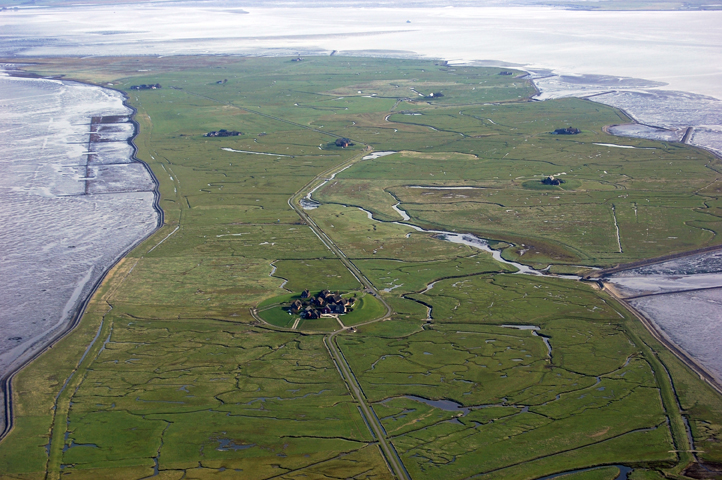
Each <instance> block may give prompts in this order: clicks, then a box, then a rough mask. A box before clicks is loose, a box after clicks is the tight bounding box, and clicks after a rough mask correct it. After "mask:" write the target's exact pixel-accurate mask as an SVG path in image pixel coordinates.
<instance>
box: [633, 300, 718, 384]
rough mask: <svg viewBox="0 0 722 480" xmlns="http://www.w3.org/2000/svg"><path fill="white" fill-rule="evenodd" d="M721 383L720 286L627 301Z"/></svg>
mask: <svg viewBox="0 0 722 480" xmlns="http://www.w3.org/2000/svg"><path fill="white" fill-rule="evenodd" d="M629 303H631V304H632V305H633V306H634V308H636V309H637V310H639V311H640V312H642V313H644V315H645V316H647V317H648V318H651V319H652V320H653V321H654V323H655V324H656V325H657V326H658V328H660V329H661V330H662V331H663V332H664V333H665V334H666V335H667V336H668V337H669V338H670V339H671V340H672V341H673V342H674V343H676V344H677V345H679V346H680V347H682V349H684V350H685V351H686V352H688V353H690V354H691V355H692V356H693V357H694V358H695V360H697V361H698V362H699V363H701V364H702V365H703V366H704V367H705V368H706V369H707V370H708V371H709V372H710V373H711V374H712V375H714V376H715V377H716V378H717V381H719V382H722V348H720V339H722V288H717V289H710V290H701V291H694V292H683V293H673V294H667V295H654V296H650V297H641V298H636V299H633V300H629Z"/></svg>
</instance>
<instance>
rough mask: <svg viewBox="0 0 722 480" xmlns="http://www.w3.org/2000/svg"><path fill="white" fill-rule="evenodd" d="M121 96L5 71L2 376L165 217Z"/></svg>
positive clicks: (0, 181)
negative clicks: (135, 157)
mask: <svg viewBox="0 0 722 480" xmlns="http://www.w3.org/2000/svg"><path fill="white" fill-rule="evenodd" d="M131 113H132V111H131V110H130V109H129V108H128V107H126V106H124V105H123V97H122V95H121V94H120V93H118V92H115V91H112V90H108V89H102V88H99V87H94V86H90V85H83V84H80V83H74V82H61V81H57V80H45V79H28V78H13V77H10V76H7V75H6V74H4V73H3V74H2V76H0V132H2V136H3V147H4V148H3V155H2V156H1V157H0V205H1V206H0V225H2V228H1V229H0V278H2V288H0V376H3V375H5V374H6V373H7V372H8V371H9V370H10V369H12V368H13V366H14V365H17V364H18V363H20V362H21V361H22V360H23V359H24V358H27V357H28V356H29V355H30V354H32V353H33V352H35V351H37V349H39V348H42V346H44V345H45V344H47V342H48V340H49V339H50V338H51V337H52V336H53V335H54V334H57V332H58V331H60V330H61V329H62V328H63V327H64V326H66V325H67V322H69V321H70V320H71V318H72V316H73V314H74V313H75V312H76V310H77V308H78V306H79V304H80V302H82V300H83V299H85V298H86V297H87V295H88V294H89V292H90V291H91V290H92V288H93V285H94V284H95V283H96V282H97V280H98V279H99V278H100V277H101V275H102V274H103V272H104V271H105V270H106V269H107V268H108V267H109V266H111V265H112V264H113V263H114V262H115V261H116V259H117V258H118V257H119V255H121V254H122V253H123V252H125V251H126V250H127V249H128V248H129V247H130V246H132V245H134V244H135V243H136V242H137V241H138V240H139V239H142V238H144V237H145V236H146V235H148V234H149V233H151V232H152V231H153V230H154V229H155V227H156V224H157V221H158V213H157V212H156V210H155V209H154V200H153V198H154V189H155V185H154V183H153V179H152V177H151V175H150V174H149V172H148V171H147V170H146V168H145V166H144V165H143V164H141V163H138V162H133V161H132V159H131V156H132V153H133V149H132V147H131V146H130V145H129V143H128V139H129V137H131V136H132V134H133V132H134V128H133V124H132V123H131V122H130V119H129V116H130V114H131Z"/></svg>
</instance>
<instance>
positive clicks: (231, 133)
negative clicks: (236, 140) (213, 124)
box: [203, 129, 243, 137]
mask: <svg viewBox="0 0 722 480" xmlns="http://www.w3.org/2000/svg"><path fill="white" fill-rule="evenodd" d="M239 135H243V132H237V131H235V130H223V129H221V130H218V131H217V132H216V131H213V132H208V133H204V134H203V136H204V137H237V136H239Z"/></svg>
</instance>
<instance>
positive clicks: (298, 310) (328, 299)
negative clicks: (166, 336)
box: [288, 290, 355, 319]
mask: <svg viewBox="0 0 722 480" xmlns="http://www.w3.org/2000/svg"><path fill="white" fill-rule="evenodd" d="M301 299H303V300H301ZM301 299H296V300H294V301H293V303H291V305H290V307H289V309H288V310H289V311H290V312H291V313H292V314H300V315H301V317H303V318H307V319H316V318H320V317H321V315H329V314H334V315H343V314H344V313H347V312H349V309H350V308H351V307H352V306H353V304H354V301H355V299H353V298H351V299H349V298H344V297H342V296H341V295H339V294H338V293H333V292H330V291H328V290H322V291H321V292H320V293H319V294H318V295H317V296H316V297H314V296H313V295H312V294H311V293H310V291H309V290H304V291H303V293H302V294H301Z"/></svg>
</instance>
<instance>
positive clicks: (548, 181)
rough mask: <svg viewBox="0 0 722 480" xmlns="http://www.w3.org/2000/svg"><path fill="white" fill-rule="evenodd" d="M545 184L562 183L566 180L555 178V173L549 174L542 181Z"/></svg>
mask: <svg viewBox="0 0 722 480" xmlns="http://www.w3.org/2000/svg"><path fill="white" fill-rule="evenodd" d="M541 182H542V183H543V184H544V185H561V184H562V183H564V180H562V179H561V178H555V177H554V175H549V176H548V177H546V178H545V179H543V180H542V181H541Z"/></svg>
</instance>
